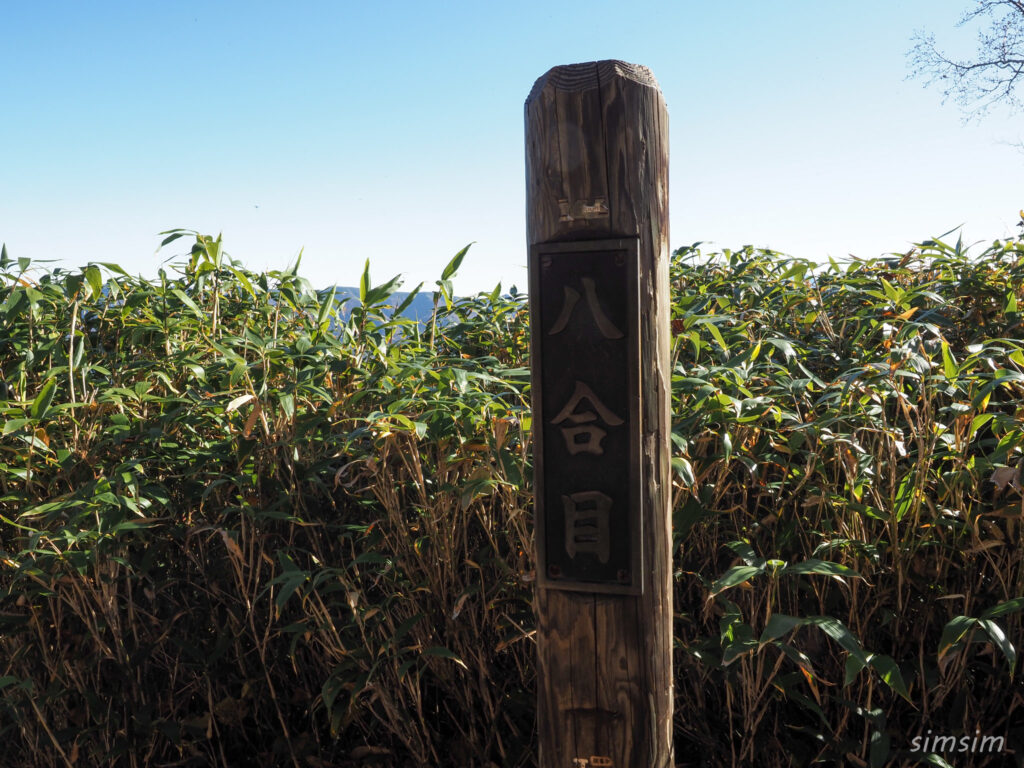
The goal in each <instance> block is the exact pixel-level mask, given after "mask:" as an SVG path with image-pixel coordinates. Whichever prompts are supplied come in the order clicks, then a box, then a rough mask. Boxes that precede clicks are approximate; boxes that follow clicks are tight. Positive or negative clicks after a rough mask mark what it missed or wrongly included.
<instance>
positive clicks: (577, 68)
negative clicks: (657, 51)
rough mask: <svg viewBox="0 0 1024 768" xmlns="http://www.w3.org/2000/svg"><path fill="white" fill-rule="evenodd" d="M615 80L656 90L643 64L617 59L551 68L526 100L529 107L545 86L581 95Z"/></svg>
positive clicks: (651, 75)
mask: <svg viewBox="0 0 1024 768" xmlns="http://www.w3.org/2000/svg"><path fill="white" fill-rule="evenodd" d="M618 77H624V78H626V79H628V80H632V81H633V82H635V83H638V84H640V85H646V86H649V87H651V88H654V89H655V90H660V88H659V86H658V81H657V80H655V79H654V73H652V72H651V70H649V69H648V68H647V67H645V66H644V65H643V64H630V63H629V62H628V61H619V60H618V59H605V60H604V61H587V62H583V63H582V64H563V65H561V66H558V67H552V68H551V69H549V70H548V71H547V72H545V73H544V74H543V75H541V76H540V77H538V78H537V82H535V83H534V84H533V89H532V90H531V91H530V95H529V96H527V97H526V102H527V104H529V103H530V102H531V101H532V100H533V99H534V97H535V96H537V94H539V93H540V92H541V91H542V90H544V88H546V87H547V86H549V85H550V86H551V87H552V88H554V89H556V90H559V91H585V90H587V89H589V88H597V87H599V86H600V85H601V83H608V82H611V81H612V80H614V79H615V78H618Z"/></svg>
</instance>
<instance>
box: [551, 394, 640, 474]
mask: <svg viewBox="0 0 1024 768" xmlns="http://www.w3.org/2000/svg"><path fill="white" fill-rule="evenodd" d="M583 400H589V401H590V403H591V404H592V405H593V407H594V410H596V411H597V414H595V413H594V411H582V412H580V413H575V411H576V408H577V407H578V406H579V404H580V403H581V402H582V401H583ZM598 416H600V419H601V421H602V422H604V424H605V425H606V426H610V427H617V426H619V425H620V424H622V423H623V422H622V419H620V418H619V417H618V416H616V415H615V414H614V413H612V412H611V411H610V410H608V408H607V407H605V405H604V403H602V402H601V401H600V400H599V399H598V397H597V395H595V394H594V391H593V390H592V389H591V388H590V387H588V386H587V385H586V384H584V383H583V382H582V381H579V380H577V381H576V389H575V390H574V391H573V393H572V397H570V398H569V402H568V403H566V404H565V407H564V408H562V410H561V411H559V412H558V414H557V415H556V416H555V418H553V419H552V420H551V423H552V424H559V423H561V422H563V421H565V420H566V419H568V420H569V421H570V422H572V423H573V424H587V423H588V422H591V421H596V420H597V419H598ZM606 434H608V433H607V432H605V431H604V430H603V429H601V428H600V427H598V426H593V425H591V426H576V427H562V436H563V437H564V438H565V446H566V448H568V449H569V453H571V454H573V455H575V454H577V453H579V452H580V451H586V452H587V453H595V454H597V455H598V456H600V455H602V454H603V453H604V448H602V447H601V440H603V439H604V436H605V435H606ZM579 438H584V439H583V440H580V439H579Z"/></svg>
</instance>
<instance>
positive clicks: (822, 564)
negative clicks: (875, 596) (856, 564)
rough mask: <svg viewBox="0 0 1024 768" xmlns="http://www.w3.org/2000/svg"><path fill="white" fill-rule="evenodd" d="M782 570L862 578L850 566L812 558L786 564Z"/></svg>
mask: <svg viewBox="0 0 1024 768" xmlns="http://www.w3.org/2000/svg"><path fill="white" fill-rule="evenodd" d="M784 572H785V573H796V574H801V573H804V574H819V575H822V576H850V577H853V578H857V579H863V578H864V577H863V576H861V575H860V574H859V573H857V571H855V570H853V569H852V568H848V567H847V566H845V565H840V564H839V563H833V562H830V561H828V560H815V559H813V558H812V559H809V560H804V561H803V562H801V563H795V564H793V565H787V566H786V569H785V571H784Z"/></svg>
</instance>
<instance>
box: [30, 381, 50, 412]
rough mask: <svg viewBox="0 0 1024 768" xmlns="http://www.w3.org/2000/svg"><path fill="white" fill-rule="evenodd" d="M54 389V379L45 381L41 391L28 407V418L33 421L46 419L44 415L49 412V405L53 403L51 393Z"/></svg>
mask: <svg viewBox="0 0 1024 768" xmlns="http://www.w3.org/2000/svg"><path fill="white" fill-rule="evenodd" d="M56 388H57V380H56V379H47V380H46V383H45V384H43V387H42V389H40V390H39V394H37V395H36V398H35V400H33V401H32V405H31V406H30V407H29V411H28V412H29V416H31V417H32V418H33V419H44V418H46V414H47V412H48V411H49V410H50V403H52V402H53V391H54V390H55V389H56Z"/></svg>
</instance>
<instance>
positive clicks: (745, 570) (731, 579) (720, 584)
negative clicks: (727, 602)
mask: <svg viewBox="0 0 1024 768" xmlns="http://www.w3.org/2000/svg"><path fill="white" fill-rule="evenodd" d="M763 572H764V566H763V565H760V566H756V565H737V566H734V567H732V568H730V569H729V570H727V571H726V572H725V573H723V574H722V575H721V576H720V577H719V578H717V579H716V580H715V581H713V582H711V596H712V597H714V596H715V595H717V594H718V593H720V592H724V591H725V590H727V589H729V588H731V587H735V586H736V585H738V584H742V583H743V582H745V581H749V580H750V579H752V578H753V577H754V576H756V575H757V574H759V573H763Z"/></svg>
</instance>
